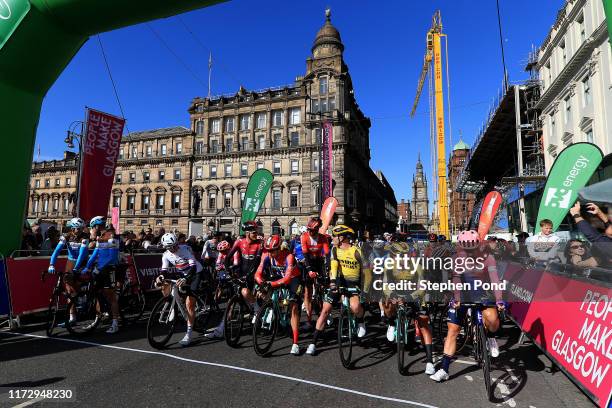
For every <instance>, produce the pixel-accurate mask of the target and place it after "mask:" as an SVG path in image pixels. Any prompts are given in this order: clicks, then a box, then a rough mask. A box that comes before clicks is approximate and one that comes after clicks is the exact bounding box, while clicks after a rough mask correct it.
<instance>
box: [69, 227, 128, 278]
mask: <svg viewBox="0 0 612 408" xmlns="http://www.w3.org/2000/svg"><path fill="white" fill-rule="evenodd" d="M118 263H119V240H118V239H115V237H114V234H113V233H112V232H110V231H106V232H104V233H103V234H102V235H101V236H100V237H99V238H98V242H96V249H94V251H93V253H92V254H91V256H90V257H89V260H88V261H87V265H85V269H87V270H91V267H92V266H93V265H94V264H96V266H97V268H98V270H100V271H101V270H102V269H104V268H106V267H107V266H117V264H118ZM78 267H79V264H78V263H77V265H76V266H75V269H78Z"/></svg>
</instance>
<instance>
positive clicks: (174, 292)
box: [160, 279, 188, 323]
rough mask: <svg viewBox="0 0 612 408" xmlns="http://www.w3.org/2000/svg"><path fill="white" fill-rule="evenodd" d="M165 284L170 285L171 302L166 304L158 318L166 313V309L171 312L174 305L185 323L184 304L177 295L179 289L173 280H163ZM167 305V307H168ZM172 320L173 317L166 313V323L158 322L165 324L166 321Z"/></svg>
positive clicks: (185, 312)
mask: <svg viewBox="0 0 612 408" xmlns="http://www.w3.org/2000/svg"><path fill="white" fill-rule="evenodd" d="M164 282H165V283H170V284H171V285H172V290H171V292H170V296H171V297H172V301H171V302H170V303H169V304H167V305H166V306H164V309H163V310H162V313H160V318H161V316H164V313H163V312H165V311H166V307H170V310H172V309H173V308H174V305H176V306H177V307H178V310H179V312H180V313H181V315H182V316H183V319H185V321H187V316H188V315H187V308H186V305H185V302H184V301H183V300H182V298H181V295H180V293H179V287H178V286H176V280H173V279H165V280H164ZM168 305H169V306H168ZM171 318H172V319H174V318H175V316H173V315H172V313H168V315H167V316H166V319H167V320H166V321H160V323H167V322H168V320H170V319H171Z"/></svg>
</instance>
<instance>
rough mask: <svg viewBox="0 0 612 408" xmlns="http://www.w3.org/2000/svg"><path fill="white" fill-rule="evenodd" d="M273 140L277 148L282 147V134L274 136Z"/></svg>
mask: <svg viewBox="0 0 612 408" xmlns="http://www.w3.org/2000/svg"><path fill="white" fill-rule="evenodd" d="M272 139H273V140H274V142H273V143H274V147H275V148H279V147H281V134H280V133H275V134H273V135H272Z"/></svg>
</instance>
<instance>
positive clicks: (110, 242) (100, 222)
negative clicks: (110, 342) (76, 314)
mask: <svg viewBox="0 0 612 408" xmlns="http://www.w3.org/2000/svg"><path fill="white" fill-rule="evenodd" d="M89 228H90V231H91V236H92V237H96V243H95V245H96V248H95V249H94V251H93V253H92V254H91V256H90V257H89V260H88V261H87V264H86V265H85V268H83V270H82V272H81V273H83V274H85V273H87V271H90V270H92V267H94V265H95V271H94V283H95V285H96V287H97V288H98V289H101V290H102V293H103V294H104V297H105V298H106V300H107V301H108V303H110V305H111V314H112V318H113V320H112V323H111V327H110V328H109V329H108V330H107V331H106V333H108V334H114V333H117V332H118V331H119V302H118V300H117V293H116V291H115V288H116V286H117V285H118V282H119V281H120V280H121V277H119V276H118V272H117V266H118V265H119V239H117V237H115V230H114V228H113V227H112V226H106V217H104V216H102V215H99V216H97V217H93V218H92V219H91V220H90V221H89ZM79 267H80V264H79V263H77V265H76V267H75V269H79Z"/></svg>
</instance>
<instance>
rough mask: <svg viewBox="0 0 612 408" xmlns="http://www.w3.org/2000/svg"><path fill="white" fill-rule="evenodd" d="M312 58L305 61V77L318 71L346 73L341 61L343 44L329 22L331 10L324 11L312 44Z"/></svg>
mask: <svg viewBox="0 0 612 408" xmlns="http://www.w3.org/2000/svg"><path fill="white" fill-rule="evenodd" d="M311 52H312V56H311V57H309V58H308V59H307V60H306V77H308V76H309V75H311V74H313V73H316V72H317V71H320V70H329V71H332V72H334V73H336V74H340V73H346V72H347V71H348V68H347V67H346V65H345V64H344V60H343V59H342V53H343V52H344V44H342V39H341V38H340V32H339V31H338V29H337V28H336V27H334V26H333V24H332V22H331V10H330V9H327V10H325V23H324V24H323V27H321V28H320V29H319V31H318V32H317V35H316V37H315V39H314V42H313V43H312V48H311Z"/></svg>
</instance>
